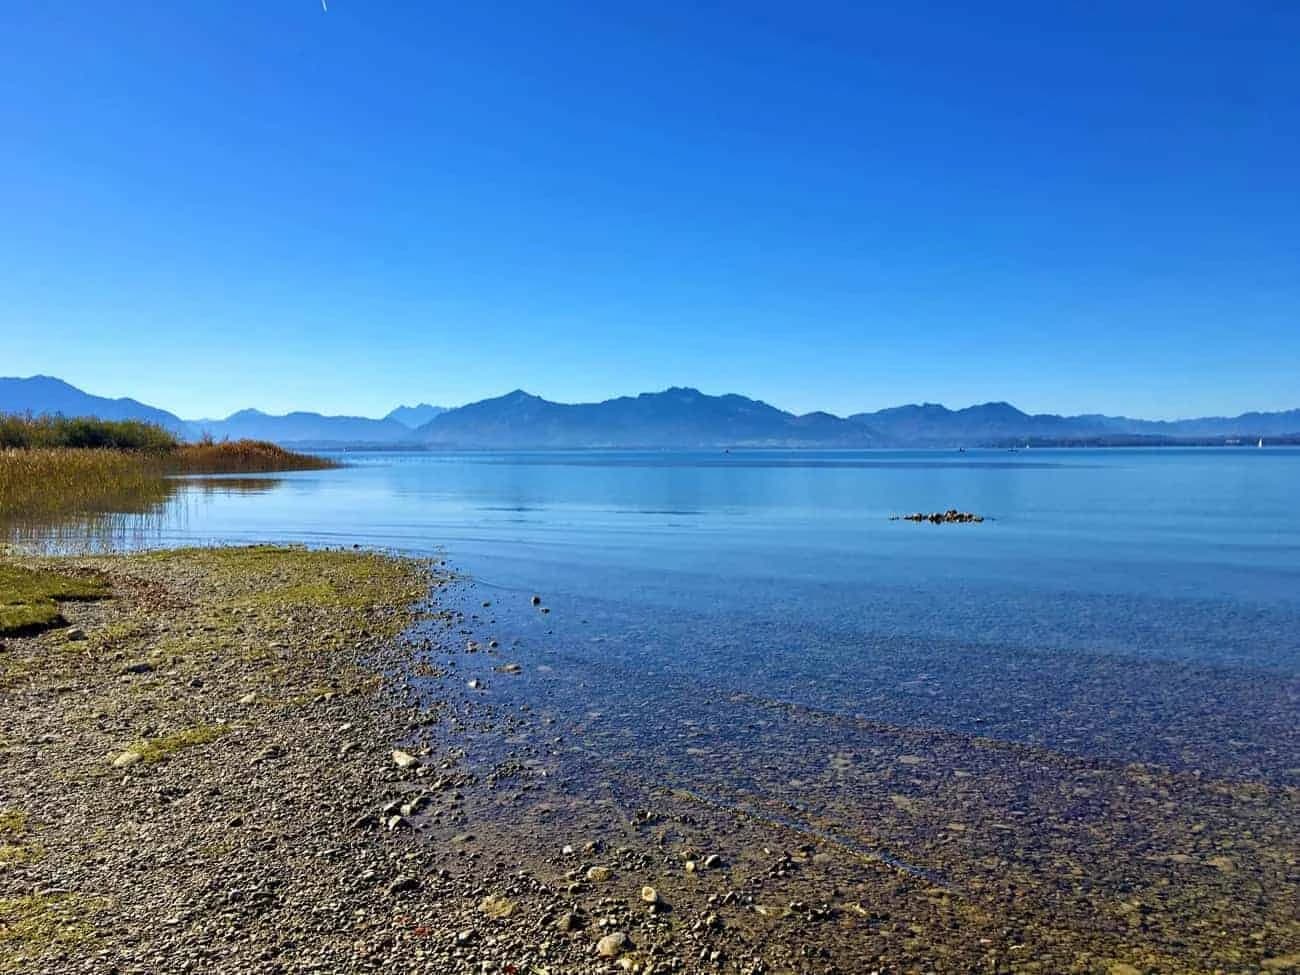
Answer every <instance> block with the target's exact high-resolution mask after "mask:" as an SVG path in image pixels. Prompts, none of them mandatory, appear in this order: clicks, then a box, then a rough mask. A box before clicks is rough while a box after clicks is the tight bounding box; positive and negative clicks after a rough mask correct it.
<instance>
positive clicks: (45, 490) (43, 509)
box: [0, 447, 172, 518]
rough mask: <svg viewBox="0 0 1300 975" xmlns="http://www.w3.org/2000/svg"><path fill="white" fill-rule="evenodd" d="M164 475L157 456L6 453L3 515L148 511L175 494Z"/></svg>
mask: <svg viewBox="0 0 1300 975" xmlns="http://www.w3.org/2000/svg"><path fill="white" fill-rule="evenodd" d="M164 473H165V472H164V470H163V466H162V460H161V458H160V457H159V456H158V455H156V454H138V453H131V452H128V451H125V450H103V449H81V448H67V447H35V448H29V449H13V448H8V449H3V450H0V516H4V517H19V516H21V517H24V518H42V517H52V516H56V515H59V514H62V513H64V512H69V511H88V512H89V511H147V510H148V509H149V508H150V507H151V506H152V505H155V504H158V503H160V502H162V501H165V500H166V499H167V498H168V496H169V495H170V494H171V490H172V489H171V486H170V485H168V483H167V481H166V480H165V478H164Z"/></svg>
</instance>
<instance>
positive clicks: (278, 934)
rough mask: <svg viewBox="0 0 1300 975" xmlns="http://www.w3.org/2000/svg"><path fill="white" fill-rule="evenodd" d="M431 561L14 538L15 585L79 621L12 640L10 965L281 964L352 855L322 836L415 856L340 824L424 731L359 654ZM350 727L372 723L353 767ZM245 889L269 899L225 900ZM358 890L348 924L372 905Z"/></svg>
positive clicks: (384, 862) (1, 577) (4, 858)
mask: <svg viewBox="0 0 1300 975" xmlns="http://www.w3.org/2000/svg"><path fill="white" fill-rule="evenodd" d="M430 581H431V579H430V575H429V570H428V567H427V566H425V565H423V564H422V563H419V562H413V561H402V560H396V559H390V558H386V557H383V556H379V555H374V554H370V553H364V552H352V551H348V552H319V551H317V552H311V551H307V550H304V549H293V548H277V549H272V548H241V549H211V550H191V551H181V552H165V553H151V554H142V555H135V556H107V557H99V558H93V559H85V558H83V559H76V560H67V559H61V560H15V559H12V558H5V557H3V556H0V602H3V603H6V604H11V605H12V604H17V603H19V602H25V603H26V604H27V605H29V606H32V607H35V608H36V609H37V610H38V611H39V613H38V615H40V616H41V618H42V620H43V621H44V622H50V623H54V624H55V625H53V626H52V627H51V628H47V629H44V630H43V631H42V632H33V631H34V629H35V627H33V626H29V625H24V626H22V627H20V629H22V630H23V635H14V634H13V633H12V632H10V633H5V634H3V638H2V639H0V700H3V701H4V702H5V704H4V706H3V707H0V973H9V972H14V973H17V972H24V973H37V972H50V973H53V972H60V973H62V972H68V971H74V970H75V971H104V970H108V969H109V968H114V967H118V966H121V965H126V962H127V961H129V965H127V966H126V967H131V968H137V969H138V970H142V971H143V970H150V971H180V970H189V967H190V965H189V964H187V961H189V962H193V961H194V960H195V959H194V958H193V957H192V955H194V954H195V953H197V954H198V955H199V956H205V955H206V954H207V953H208V952H209V951H211V950H212V946H214V945H217V946H220V948H219V950H220V955H221V956H222V957H223V958H224V961H223V962H218V963H215V967H216V969H219V970H229V971H235V970H238V971H254V970H261V968H260V967H259V966H262V964H263V959H262V958H259V954H260V953H262V952H263V951H264V950H265V948H264V946H265V945H267V944H270V945H275V946H277V947H280V948H283V949H284V950H285V951H286V952H288V951H289V949H288V948H287V947H285V946H284V945H281V944H280V942H282V941H289V942H292V941H294V940H296V941H298V942H300V943H301V942H303V941H308V940H309V939H311V938H313V937H316V938H319V936H318V935H316V934H314V933H313V932H314V929H313V928H312V927H311V918H312V912H313V909H314V905H315V904H316V903H317V902H318V901H320V900H322V899H323V898H325V897H330V898H336V897H338V896H339V893H338V891H339V890H340V889H341V888H342V886H343V885H344V883H345V882H346V881H347V880H348V878H349V875H350V868H348V867H344V865H343V864H342V863H340V864H339V867H338V869H332V868H331V869H322V867H321V865H322V864H325V863H327V862H329V861H328V860H326V859H319V860H317V859H314V858H316V857H321V856H322V855H323V854H322V851H324V850H329V851H331V852H336V851H337V850H338V849H339V848H340V846H343V847H345V848H346V849H348V851H349V855H350V856H355V857H364V858H365V866H366V868H367V869H371V870H373V871H375V872H377V873H380V874H381V876H389V875H390V874H395V872H396V871H398V870H399V869H402V868H403V867H404V862H403V861H402V860H401V858H400V856H399V855H398V854H393V855H391V857H390V854H389V852H388V851H386V850H384V849H383V847H382V846H380V845H379V844H375V843H373V842H372V841H371V840H370V838H369V837H368V836H367V835H365V834H363V833H360V832H358V833H356V834H355V835H352V836H346V837H341V836H340V833H341V832H342V831H345V830H346V824H347V822H349V821H350V820H351V819H352V818H354V817H353V816H352V815H349V814H348V813H347V811H346V810H347V808H348V806H349V804H351V803H353V802H355V801H356V795H355V794H354V793H355V790H358V789H359V788H360V786H361V784H362V783H364V782H365V781H367V780H369V779H370V778H372V777H373V776H374V775H375V767H377V768H378V769H382V768H383V767H384V762H386V761H387V755H388V749H389V748H391V745H390V744H389V742H391V741H392V740H394V739H393V736H394V735H395V734H397V733H398V732H400V725H399V726H398V727H381V725H380V724H379V720H378V717H377V715H380V712H379V709H376V708H374V707H373V705H372V699H371V697H370V696H369V695H370V694H372V693H373V691H374V689H375V688H376V686H377V685H376V681H375V678H374V676H373V675H372V674H370V673H369V672H367V671H365V670H363V669H362V667H361V666H360V664H359V657H360V656H361V655H362V654H367V655H370V654H377V653H380V652H381V651H382V649H383V647H384V646H385V645H386V644H387V641H389V640H391V638H392V637H394V636H395V635H396V634H397V633H398V632H399V631H400V630H402V629H403V628H404V627H405V626H406V625H407V624H408V623H409V622H410V621H411V620H412V619H413V618H414V613H415V610H416V605H417V603H418V601H419V600H421V599H422V598H423V597H424V595H425V594H426V593H427V592H428V589H429V583H430ZM63 613H66V615H67V619H66V620H64V619H62V615H61V614H63ZM56 615H58V616H59V617H60V618H59V619H58V620H57V622H56V621H55V620H54V619H53V617H54V616H56ZM27 622H31V618H28V619H27ZM64 622H66V623H68V624H70V625H67V626H59V625H57V624H58V623H64ZM72 688H76V689H77V693H76V694H75V695H73V696H72V697H68V696H66V692H67V691H68V690H70V689H72ZM372 712H373V713H372ZM345 725H346V726H347V727H351V728H353V729H354V730H353V731H352V733H351V734H346V733H344V734H340V732H339V730H338V729H339V728H340V727H343V726H345ZM343 741H357V742H358V743H360V744H359V745H358V746H357V747H355V748H354V750H353V751H352V753H351V756H350V762H348V763H341V762H340V760H339V758H338V755H337V752H338V749H339V748H340V744H341V742H343ZM37 747H39V749H40V757H39V758H38V759H36V760H33V757H32V756H33V754H34V753H33V749H34V748H37ZM363 755H366V756H370V758H372V759H373V762H371V761H367V762H366V764H365V765H364V766H362V765H361V764H359V763H360V762H361V761H362V756H363ZM352 765H356V766H357V767H356V768H355V769H354V768H352V767H351V766H352ZM345 766H346V767H345ZM372 766H374V767H372ZM362 768H364V769H365V771H364V774H363V773H362V771H361V770H362ZM250 770H255V771H250ZM159 789H163V790H164V791H165V793H166V795H165V796H164V797H163V798H161V799H160V798H159V795H160V793H159V791H158V790H159ZM183 796H188V798H184V799H182V798H180V797H183ZM365 798H367V799H368V798H369V797H368V796H366V797H365ZM195 803H199V804H200V805H199V806H196V805H195ZM286 850H289V851H293V852H292V855H290V854H286V852H285V851H286ZM289 861H292V862H289ZM310 864H316V865H315V866H311V865H310ZM236 873H238V874H239V875H241V876H246V877H248V878H249V879H248V880H247V881H244V880H241V879H236V877H235V874H236ZM267 878H271V879H272V880H273V881H274V883H275V884H276V886H275V888H274V890H275V896H276V898H277V900H278V899H283V900H284V901H285V902H286V903H285V904H284V906H283V909H281V907H280V905H279V904H278V903H276V904H272V902H271V901H270V900H268V896H269V895H268V890H269V889H270V888H269V887H266V886H264V884H265V881H266V879H267ZM390 879H391V877H390ZM385 882H387V881H385ZM214 884H217V885H218V886H219V887H220V888H221V891H222V892H223V898H222V900H221V901H220V903H213V904H209V903H208V902H207V901H206V900H204V898H207V897H208V893H209V889H210V888H211V887H212V885H214ZM232 888H239V889H241V890H247V896H246V897H245V898H244V899H243V900H241V901H239V902H238V903H237V904H236V903H234V902H233V900H231V901H227V900H225V895H224V891H226V890H227V889H232ZM380 889H381V890H382V889H383V886H382V883H381V886H380ZM367 890H369V888H367ZM350 900H352V901H354V902H353V903H349V904H348V908H349V909H348V910H347V911H345V912H341V913H340V914H339V917H338V920H339V923H345V924H349V925H351V924H354V923H355V918H356V914H357V913H358V912H360V910H361V909H362V908H363V907H364V906H365V903H364V901H363V900H362V899H361V898H355V897H354V898H350ZM198 904H202V905H203V907H202V909H199V910H195V909H194V908H195V905H198ZM232 908H233V910H232ZM268 910H270V911H271V913H270V915H269V916H268V917H265V918H264V914H266V912H267V911H268ZM163 917H166V918H183V921H180V920H173V921H170V922H168V924H167V925H160V924H159V923H158V919H159V918H163ZM232 918H237V919H238V924H237V930H236V928H235V927H231V920H232ZM383 923H384V924H386V925H391V924H392V920H391V917H389V916H388V914H387V913H386V912H385V913H384V914H383ZM247 930H252V931H254V932H256V934H257V935H258V940H257V941H255V940H254V939H252V938H250V937H248V936H247V935H246V934H244V932H245V931H247ZM101 952H106V953H108V954H107V955H101V954H100V953H101ZM106 959H111V960H106ZM347 960H348V959H347V955H346V954H345V955H344V956H343V957H341V958H339V959H336V963H335V964H333V965H331V966H330V968H332V969H333V970H344V969H345V968H347V967H348V965H347ZM213 964H214V963H213V962H211V961H209V962H208V965H209V967H212V965H213ZM408 968H409V966H408ZM124 970H125V969H124Z"/></svg>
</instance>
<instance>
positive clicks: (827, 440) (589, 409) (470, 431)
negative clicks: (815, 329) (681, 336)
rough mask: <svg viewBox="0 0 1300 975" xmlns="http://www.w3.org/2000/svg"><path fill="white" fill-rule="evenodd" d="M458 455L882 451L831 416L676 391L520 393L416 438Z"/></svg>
mask: <svg viewBox="0 0 1300 975" xmlns="http://www.w3.org/2000/svg"><path fill="white" fill-rule="evenodd" d="M416 433H417V435H418V436H420V438H421V439H422V440H424V441H425V442H426V443H429V444H432V445H443V446H457V447H469V446H474V447H713V446H813V445H816V446H844V447H871V446H878V445H879V444H880V441H879V439H878V438H877V437H876V435H875V434H874V432H873V431H872V430H870V429H869V428H868V427H865V426H862V425H860V424H852V423H850V422H849V421H847V420H844V419H841V418H839V417H834V416H831V415H830V414H828V413H810V414H808V415H807V416H802V417H800V416H796V415H794V414H793V413H787V412H785V411H784V410H779V409H777V408H776V407H774V406H770V405H769V404H767V403H763V402H761V401H759V400H753V399H749V398H747V397H744V396H738V395H736V394H734V393H732V394H727V395H724V396H707V395H705V394H704V393H701V392H700V391H699V390H697V389H690V388H687V387H673V388H671V389H666V390H664V391H663V392H661V393H641V394H640V395H639V396H620V397H617V398H615V399H609V400H605V401H603V402H600V403H553V402H551V401H550V400H545V399H542V398H541V397H539V396H533V395H531V394H529V393H525V392H524V391H523V390H519V389H517V390H515V391H514V392H511V393H507V394H506V395H505V396H499V397H496V398H494V399H487V400H481V401H479V402H477V403H470V404H469V405H467V406H462V407H459V408H457V409H454V410H448V411H447V412H446V413H443V414H442V415H441V416H438V417H435V418H434V419H433V420H432V421H430V422H429V423H426V424H425V425H424V426H422V427H420V428H419V429H418V430H417V431H416Z"/></svg>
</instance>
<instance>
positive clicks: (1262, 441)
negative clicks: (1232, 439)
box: [1255, 437, 1264, 447]
mask: <svg viewBox="0 0 1300 975" xmlns="http://www.w3.org/2000/svg"><path fill="white" fill-rule="evenodd" d="M1255 446H1256V447H1262V446H1264V438H1263V437H1260V438H1259V443H1257V444H1255Z"/></svg>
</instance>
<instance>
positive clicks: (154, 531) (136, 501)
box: [0, 475, 282, 554]
mask: <svg viewBox="0 0 1300 975" xmlns="http://www.w3.org/2000/svg"><path fill="white" fill-rule="evenodd" d="M281 481H282V479H281V478H278V477H249V476H244V475H230V476H225V475H215V476H213V475H204V476H194V477H176V478H167V479H165V480H159V481H156V482H151V483H149V484H148V485H146V486H145V487H144V488H143V489H140V490H134V491H131V492H127V493H123V494H122V495H120V496H118V497H116V498H112V499H108V500H105V501H103V502H101V503H100V504H98V505H96V508H95V510H88V511H68V512H62V513H60V514H58V515H54V516H45V517H30V516H26V515H23V514H22V513H8V512H5V513H2V514H0V541H3V542H5V543H7V544H10V545H16V546H18V547H20V548H23V549H28V550H32V551H40V552H46V553H50V554H70V553H78V552H87V553H88V552H111V551H120V550H123V549H138V548H147V547H150V546H156V545H159V544H162V542H163V541H164V539H165V538H166V537H167V536H168V534H169V533H171V532H176V531H180V532H185V531H186V530H187V529H188V527H189V525H190V523H191V515H192V513H193V510H194V507H195V505H196V504H199V503H204V502H210V501H212V500H214V499H220V498H224V497H230V496H234V495H256V494H268V493H270V492H272V491H274V490H275V489H276V488H277V487H279V486H280V483H281Z"/></svg>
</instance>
